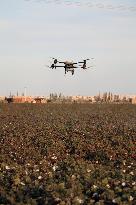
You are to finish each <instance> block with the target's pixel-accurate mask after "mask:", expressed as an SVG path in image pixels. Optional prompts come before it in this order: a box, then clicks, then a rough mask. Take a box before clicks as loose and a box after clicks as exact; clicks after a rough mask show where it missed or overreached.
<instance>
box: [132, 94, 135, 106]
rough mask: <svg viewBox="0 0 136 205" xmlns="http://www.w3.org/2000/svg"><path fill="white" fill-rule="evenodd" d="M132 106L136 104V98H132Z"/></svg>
mask: <svg viewBox="0 0 136 205" xmlns="http://www.w3.org/2000/svg"><path fill="white" fill-rule="evenodd" d="M132 104H136V96H135V97H134V98H132Z"/></svg>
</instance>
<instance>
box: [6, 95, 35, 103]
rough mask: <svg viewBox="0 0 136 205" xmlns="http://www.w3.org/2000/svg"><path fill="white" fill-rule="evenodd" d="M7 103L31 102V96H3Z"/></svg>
mask: <svg viewBox="0 0 136 205" xmlns="http://www.w3.org/2000/svg"><path fill="white" fill-rule="evenodd" d="M5 99H6V101H7V102H8V103H32V102H33V98H32V97H31V96H11V97H6V98H5Z"/></svg>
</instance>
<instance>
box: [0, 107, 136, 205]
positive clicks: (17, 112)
mask: <svg viewBox="0 0 136 205" xmlns="http://www.w3.org/2000/svg"><path fill="white" fill-rule="evenodd" d="M0 148H1V149H0V204H18V205H23V204H31V205H36V204H37V205H44V204H49V205H54V204H60V205H65V204H66V205H70V204H75V205H76V204H84V205H86V204H100V205H103V204H107V205H110V204H113V205H114V204H115V205H117V204H136V173H135V170H136V106H134V105H110V104H103V105H101V104H94V105H91V104H56V105H55V104H46V105H42V104H38V105H37V104H1V105H0Z"/></svg>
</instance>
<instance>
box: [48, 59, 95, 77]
mask: <svg viewBox="0 0 136 205" xmlns="http://www.w3.org/2000/svg"><path fill="white" fill-rule="evenodd" d="M91 59H94V58H91ZM52 60H53V62H52V63H51V65H50V66H47V67H49V68H51V69H56V68H64V70H65V74H67V72H71V74H72V75H74V72H75V69H76V68H82V69H84V70H85V69H88V68H90V67H93V66H90V67H88V66H87V61H89V60H90V59H89V58H88V59H85V60H82V61H79V62H73V61H67V60H66V61H58V59H57V58H52Z"/></svg>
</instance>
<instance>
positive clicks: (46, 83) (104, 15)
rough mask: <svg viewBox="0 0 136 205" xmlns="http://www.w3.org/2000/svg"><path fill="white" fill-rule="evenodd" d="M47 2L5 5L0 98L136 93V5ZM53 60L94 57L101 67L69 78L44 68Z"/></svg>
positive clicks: (121, 0)
mask: <svg viewBox="0 0 136 205" xmlns="http://www.w3.org/2000/svg"><path fill="white" fill-rule="evenodd" d="M46 2H47V1H45V0H40V1H38V0H37V1H36V0H27V1H25V0H0V95H9V93H10V91H11V92H12V93H13V94H16V92H17V91H19V93H20V94H21V93H22V92H23V91H24V87H27V94H28V95H48V94H49V93H50V92H57V93H60V92H61V93H63V94H65V95H78V94H80V95H94V94H97V93H98V92H99V91H101V92H104V91H112V92H114V93H128V94H136V11H134V9H135V8H136V2H135V0H97V1H95V0H94V1H93V0H92V1H86V0H79V1H72V0H71V2H73V3H72V5H66V3H65V2H67V3H68V2H70V1H63V0H62V1H61V2H62V3H61V4H57V3H46ZM48 2H49V1H48ZM54 2H55V1H54ZM56 2H57V1H56ZM75 2H81V3H82V5H81V6H78V5H77V4H76V3H75ZM87 2H91V3H93V4H94V6H93V7H91V5H90V6H89V5H88V6H87V5H86V3H87ZM101 4H103V5H104V7H105V8H97V7H101ZM111 5H112V6H114V9H113V10H112V9H108V7H111ZM120 5H122V7H120V9H119V8H118V7H119V6H120ZM134 7H135V8H134ZM123 8H124V10H123ZM50 57H56V58H59V59H60V60H65V59H72V60H80V59H83V58H91V57H94V58H95V60H94V62H93V64H95V65H96V67H95V68H94V69H92V70H91V69H90V70H81V69H79V70H76V71H75V75H74V76H71V73H68V74H67V75H64V70H63V69H62V68H58V69H57V70H51V69H48V68H46V67H45V66H44V65H46V64H49V60H50V59H49V58H50Z"/></svg>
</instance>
